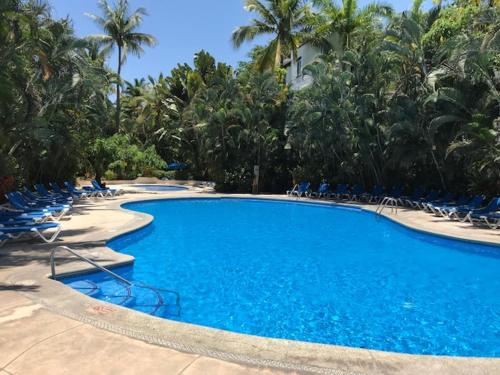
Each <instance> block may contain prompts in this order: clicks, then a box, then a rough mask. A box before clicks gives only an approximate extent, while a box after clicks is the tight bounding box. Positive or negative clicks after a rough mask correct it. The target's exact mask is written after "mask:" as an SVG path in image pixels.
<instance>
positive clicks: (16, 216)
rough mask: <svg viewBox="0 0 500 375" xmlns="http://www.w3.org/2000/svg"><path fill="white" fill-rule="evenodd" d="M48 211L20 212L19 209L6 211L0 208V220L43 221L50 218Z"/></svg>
mask: <svg viewBox="0 0 500 375" xmlns="http://www.w3.org/2000/svg"><path fill="white" fill-rule="evenodd" d="M50 216H51V215H50V214H49V213H44V212H30V213H27V212H20V211H14V210H12V211H10V210H9V211H8V210H0V222H3V221H28V222H35V223H43V222H45V221H47V220H49V218H50Z"/></svg>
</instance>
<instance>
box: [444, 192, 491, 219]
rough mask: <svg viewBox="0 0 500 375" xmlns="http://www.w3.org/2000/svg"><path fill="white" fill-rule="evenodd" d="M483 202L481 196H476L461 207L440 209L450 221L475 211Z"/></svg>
mask: <svg viewBox="0 0 500 375" xmlns="http://www.w3.org/2000/svg"><path fill="white" fill-rule="evenodd" d="M483 201H484V196H483V195H476V196H475V197H474V198H472V200H471V201H470V202H469V203H468V204H466V205H463V206H456V207H451V208H445V209H442V212H443V213H444V214H445V215H446V216H448V218H450V219H452V220H453V219H459V218H460V217H461V216H465V215H467V213H469V212H470V211H472V210H475V209H477V208H479V207H480V206H481V204H482V203H483ZM443 216H444V215H443Z"/></svg>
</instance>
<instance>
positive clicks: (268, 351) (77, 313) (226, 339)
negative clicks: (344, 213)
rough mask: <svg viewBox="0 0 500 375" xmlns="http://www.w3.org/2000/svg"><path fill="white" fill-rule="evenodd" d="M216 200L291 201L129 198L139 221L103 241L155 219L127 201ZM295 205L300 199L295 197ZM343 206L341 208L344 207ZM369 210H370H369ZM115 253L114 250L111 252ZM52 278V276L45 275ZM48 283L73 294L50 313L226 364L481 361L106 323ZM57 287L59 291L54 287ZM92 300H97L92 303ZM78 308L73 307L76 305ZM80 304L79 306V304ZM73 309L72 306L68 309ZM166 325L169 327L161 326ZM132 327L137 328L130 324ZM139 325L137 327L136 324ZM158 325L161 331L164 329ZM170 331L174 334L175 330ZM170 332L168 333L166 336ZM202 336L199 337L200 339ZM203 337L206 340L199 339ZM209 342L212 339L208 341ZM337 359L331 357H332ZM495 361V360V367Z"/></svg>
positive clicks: (178, 326) (313, 366)
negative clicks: (227, 362) (251, 348)
mask: <svg viewBox="0 0 500 375" xmlns="http://www.w3.org/2000/svg"><path fill="white" fill-rule="evenodd" d="M200 198H201V199H203V198H206V199H214V198H222V199H223V198H229V199H235V198H238V199H270V200H290V198H286V197H276V196H267V197H262V196H259V197H257V196H240V195H238V196H234V195H212V194H211V195H204V196H200V195H199V194H189V195H182V196H176V197H168V196H153V197H150V196H148V197H141V198H135V199H134V198H133V197H131V198H129V199H127V200H124V201H122V202H113V203H112V204H111V205H110V206H114V208H116V207H120V208H121V210H123V211H125V212H127V213H129V214H130V213H131V214H133V215H134V217H135V220H134V221H133V222H132V223H129V224H128V225H126V226H124V227H121V228H117V230H116V232H114V233H112V234H109V235H108V236H107V238H105V239H104V241H106V242H107V241H110V240H112V239H114V238H116V237H119V236H121V235H124V234H127V233H130V232H132V231H135V230H138V229H141V228H143V227H144V226H146V225H148V224H150V223H151V221H152V220H153V217H151V216H150V215H147V214H143V213H139V212H136V211H132V210H128V209H126V208H124V207H122V206H124V205H126V204H127V203H135V202H141V201H149V200H169V199H200ZM292 200H293V201H296V199H292ZM302 203H305V204H321V205H332V204H336V203H333V202H311V201H306V200H304V201H302ZM341 205H342V204H341ZM345 206H347V207H350V208H353V205H345ZM354 207H356V208H355V209H362V210H364V208H362V207H359V206H354ZM367 211H370V210H367ZM384 216H385V217H386V218H388V219H389V220H392V221H394V222H396V223H399V224H400V225H403V226H405V227H407V228H410V229H412V230H416V231H420V232H426V233H430V234H434V235H439V236H442V237H448V238H455V239H456V238H457V237H455V236H449V235H443V234H441V233H436V232H432V231H430V230H422V229H420V228H415V227H413V226H412V225H409V224H408V223H402V222H401V221H399V220H397V218H394V217H393V216H392V217H391V216H388V215H384ZM91 236H92V235H91V234H90V235H88V237H89V240H90V239H91ZM459 239H462V240H466V241H467V240H469V241H470V239H467V238H459ZM472 242H480V243H485V244H488V245H493V246H499V248H500V245H499V244H498V243H495V242H489V241H477V240H474V241H472ZM110 251H112V250H110ZM131 261H133V260H131V259H128V260H123V259H122V260H121V261H120V260H118V261H115V262H113V263H112V264H108V265H107V266H108V267H113V266H118V265H124V264H127V263H130V262H131ZM89 271H92V270H91V269H89V268H88V267H86V266H82V267H78V270H76V271H71V272H65V271H64V270H63V271H62V272H61V274H60V276H64V275H69V274H75V273H86V272H89ZM45 276H48V275H45ZM47 282H49V283H50V284H52V288H51V289H53V288H56V289H61V288H63V289H64V294H66V295H68V296H71V301H70V303H64V304H63V305H65V306H61V304H52V303H51V301H50V298H49V299H47V298H40V299H39V298H36V296H35V298H33V296H31V297H32V299H37V300H38V302H40V303H41V304H43V305H44V306H45V307H47V308H48V309H49V310H52V311H54V312H56V313H59V314H61V315H64V316H67V317H70V318H73V319H76V320H78V321H81V322H84V323H88V324H91V325H93V326H95V327H98V328H102V329H105V330H107V331H110V332H114V333H118V334H122V335H125V336H128V337H132V338H136V339H139V340H142V341H145V342H148V343H152V344H156V345H160V346H165V347H168V348H171V349H175V350H179V351H183V352H190V353H195V354H200V355H207V356H210V357H214V358H218V359H222V360H228V361H232V362H240V363H245V364H250V365H257V366H266V367H275V368H280V369H287V370H295V371H305V372H314V373H334V374H357V373H364V372H357V371H350V370H345V371H344V370H336V369H332V368H329V367H328V363H329V360H333V358H335V359H337V360H338V359H339V358H344V357H348V358H349V361H350V360H357V361H360V362H366V363H368V362H369V361H375V362H376V361H380V360H381V359H382V358H383V359H384V360H389V362H392V361H393V360H394V362H395V363H398V362H401V363H404V362H407V361H408V360H411V361H413V360H419V358H420V359H421V360H422V361H424V362H427V361H428V360H431V359H432V358H434V359H438V360H439V359H440V358H441V359H443V360H444V361H445V362H448V360H451V361H458V362H460V363H462V362H464V361H465V363H467V362H469V361H470V362H471V364H472V362H474V361H475V360H476V359H477V358H472V357H467V358H463V357H444V356H443V357H439V356H421V355H410V354H401V353H391V352H378V351H375V350H367V349H358V348H350V347H340V346H334V345H323V344H313V343H305V342H300V341H292V342H291V341H288V340H281V339H270V338H263V337H255V336H250V335H245V334H240V333H233V332H227V331H221V330H218V329H214V328H209V327H201V326H195V325H191V324H188V323H180V322H172V321H167V320H166V319H161V318H156V317H152V316H149V315H146V314H142V313H140V312H137V311H133V310H129V309H126V308H123V307H120V306H115V305H112V306H113V307H114V309H115V310H117V312H118V315H121V316H122V317H123V318H124V319H116V318H113V319H111V320H109V319H106V316H96V315H92V314H88V313H87V311H86V309H85V308H84V307H85V306H87V307H88V305H89V303H90V304H92V303H94V304H95V303H97V302H99V303H100V304H106V303H105V302H102V301H96V300H93V299H92V298H90V297H86V296H84V295H81V294H80V293H78V292H76V291H74V290H72V289H71V288H69V287H67V286H64V285H63V284H62V283H59V282H54V281H53V280H48V279H47ZM54 284H57V287H56V285H54ZM90 300H93V302H92V301H90ZM72 305H75V306H72ZM76 305H80V306H76ZM68 307H69V308H68ZM158 321H162V322H161V323H168V324H160V322H158ZM131 323H133V324H131ZM137 323H139V324H137ZM159 326H161V327H163V329H161V328H160V327H159ZM172 330H173V331H174V332H172ZM165 333H167V334H165ZM199 335H200V336H199ZM201 336H204V337H201ZM186 337H189V338H190V339H189V340H185V338H186ZM207 338H209V340H208V342H207V340H206V339H207ZM246 347H248V348H250V347H253V348H254V349H255V350H249V351H246V350H245V348H246ZM379 355H380V356H381V358H378V359H375V358H374V356H375V357H378V356H379ZM332 356H333V357H332ZM479 359H480V360H484V361H498V365H499V368H500V359H499V358H484V359H483V358H479ZM335 362H336V361H335V360H333V363H332V365H334V364H335ZM496 364H497V363H496V362H495V365H496Z"/></svg>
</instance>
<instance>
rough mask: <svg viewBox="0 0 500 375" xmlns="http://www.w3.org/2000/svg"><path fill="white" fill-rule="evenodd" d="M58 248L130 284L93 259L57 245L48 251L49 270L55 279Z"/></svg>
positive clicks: (129, 283)
mask: <svg viewBox="0 0 500 375" xmlns="http://www.w3.org/2000/svg"><path fill="white" fill-rule="evenodd" d="M58 249H61V250H66V251H67V252H69V253H71V254H73V255H74V256H76V257H77V258H78V259H80V260H83V261H84V262H87V263H88V264H90V265H92V266H93V267H95V268H97V269H98V270H100V271H102V272H105V273H107V274H108V275H110V276H112V277H114V278H115V279H117V280H119V281H121V282H122V283H125V284H126V285H132V283H131V282H130V281H128V280H127V279H125V278H123V277H121V276H120V275H117V274H116V273H114V272H112V271H110V270H108V269H107V268H104V267H103V266H100V265H98V264H97V263H96V262H94V261H93V260H91V259H89V258H87V257H84V256H83V255H80V254H78V253H77V252H76V251H75V250H73V249H70V248H69V247H68V246H58V247H55V248H53V249H52V251H51V253H50V271H51V273H52V278H53V279H54V280H55V279H56V251H57V250H58Z"/></svg>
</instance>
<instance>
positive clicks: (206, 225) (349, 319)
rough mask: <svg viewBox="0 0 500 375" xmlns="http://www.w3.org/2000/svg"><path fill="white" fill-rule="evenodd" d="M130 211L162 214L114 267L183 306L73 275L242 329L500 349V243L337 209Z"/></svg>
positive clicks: (153, 204) (422, 346)
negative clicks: (128, 262)
mask: <svg viewBox="0 0 500 375" xmlns="http://www.w3.org/2000/svg"><path fill="white" fill-rule="evenodd" d="M125 207H126V208H128V209H131V210H136V211H140V212H146V213H149V214H151V215H153V216H154V217H155V220H154V222H153V223H152V224H151V225H149V226H147V227H146V228H143V229H141V230H139V231H136V232H133V233H130V234H127V235H124V236H121V237H119V238H117V239H115V240H113V241H111V242H110V243H109V246H110V247H111V248H113V249H115V250H117V251H120V252H123V253H127V254H131V255H133V256H134V257H135V258H136V261H135V264H134V265H133V266H129V267H122V268H120V269H117V272H118V273H119V274H121V275H123V276H125V277H126V278H128V279H130V280H135V281H138V282H139V281H140V282H143V283H145V284H147V285H150V286H152V287H157V288H164V289H170V290H174V291H176V292H178V293H179V294H180V296H181V310H180V311H178V310H177V309H176V308H175V306H174V305H175V303H174V296H173V295H172V294H168V293H167V294H162V293H156V292H154V290H153V291H152V290H147V291H145V292H144V293H142V292H141V291H140V290H136V291H132V294H134V293H135V294H137V296H133V297H132V298H128V299H127V298H126V297H127V295H128V294H130V291H125V290H124V287H123V285H119V284H118V283H117V282H115V281H114V280H110V279H109V278H108V277H107V276H104V275H103V274H102V273H96V274H88V275H83V276H78V277H73V278H68V279H65V280H64V282H65V283H67V284H69V285H70V286H72V287H74V288H75V289H78V290H80V291H82V292H84V293H87V294H90V295H93V296H94V297H96V298H100V299H103V300H108V301H110V302H113V303H117V304H121V302H122V301H126V302H125V303H124V304H125V305H126V306H128V307H130V308H135V309H137V310H139V311H143V312H147V313H150V314H154V315H157V316H162V317H165V318H169V319H173V320H177V321H181V322H189V323H194V324H199V325H204V326H208V327H215V328H219V329H224V330H229V331H234V332H240V333H246V334H253V335H259V336H265V337H273V338H284V339H291V340H301V341H309V342H316V343H326V344H336V345H344V346H351V347H359V348H369V349H377V350H385V351H395V352H404V353H412V354H437V355H452V356H482V357H496V356H499V355H500V298H499V296H500V277H499V275H500V249H499V247H496V246H486V245H479V244H473V243H467V242H461V241H454V240H449V239H445V238H441V237H437V236H431V235H427V234H423V233H420V232H416V231H412V230H409V229H406V228H404V227H402V226H400V225H398V224H396V223H393V222H392V221H390V220H387V219H384V218H378V217H376V216H375V215H374V214H372V213H370V212H366V211H362V210H359V209H355V208H343V207H339V206H325V205H317V204H306V203H294V202H283V201H265V200H255V199H177V200H162V201H148V202H138V203H131V204H127V205H126V206H125ZM96 288H97V289H96ZM99 288H100V289H99ZM153 289H154V288H153ZM155 293H156V294H155ZM169 299H170V300H169ZM158 301H162V302H163V305H161V306H160V305H159V304H158Z"/></svg>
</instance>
